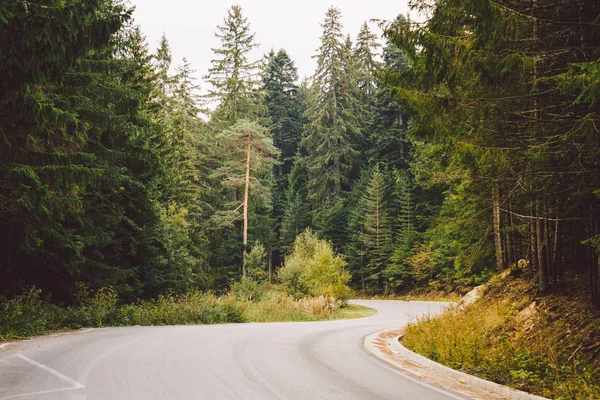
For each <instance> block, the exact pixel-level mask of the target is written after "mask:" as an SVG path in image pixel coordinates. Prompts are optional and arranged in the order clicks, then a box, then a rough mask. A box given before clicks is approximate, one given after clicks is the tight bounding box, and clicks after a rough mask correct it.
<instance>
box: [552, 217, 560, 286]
mask: <svg viewBox="0 0 600 400" xmlns="http://www.w3.org/2000/svg"><path fill="white" fill-rule="evenodd" d="M558 240H559V221H558V212H557V213H556V222H555V225H554V248H553V249H552V270H553V272H552V275H553V277H552V278H553V279H554V283H555V284H556V283H557V282H558V277H559V270H560V252H559V247H558Z"/></svg>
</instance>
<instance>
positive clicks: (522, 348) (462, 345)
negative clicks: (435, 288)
mask: <svg viewBox="0 0 600 400" xmlns="http://www.w3.org/2000/svg"><path fill="white" fill-rule="evenodd" d="M534 301H535V304H533V302H534ZM599 333H600V320H599V318H598V316H597V315H594V314H593V313H591V311H589V310H588V309H587V306H585V303H583V302H582V301H581V299H577V300H574V299H573V297H572V296H570V297H565V296H556V295H555V296H544V297H541V298H540V297H536V293H535V291H534V290H533V287H532V286H531V285H530V284H528V283H526V282H525V281H521V280H515V279H512V278H509V279H508V280H506V281H503V282H502V281H499V282H495V283H494V284H493V285H491V286H490V288H489V290H488V293H487V294H486V296H484V298H482V299H481V300H479V301H477V302H475V303H474V304H472V305H471V306H468V307H466V308H465V309H464V310H463V311H461V312H457V311H455V310H449V311H447V312H446V313H444V314H443V315H442V316H441V317H439V318H424V319H422V320H420V321H418V322H417V323H415V324H412V325H410V326H409V327H408V328H407V329H406V332H405V336H404V339H403V342H404V344H405V345H406V346H407V347H408V348H410V349H411V350H413V351H416V352H417V353H420V354H422V355H424V356H426V357H429V358H431V359H433V360H435V361H437V362H440V363H442V364H445V365H447V366H449V367H451V368H455V369H460V370H463V371H465V372H468V373H471V374H474V375H478V376H481V377H483V378H486V379H490V380H493V381H495V382H498V383H501V384H505V385H508V386H512V387H514V388H517V389H521V390H525V391H528V392H532V393H535V394H538V395H542V396H546V397H550V398H554V399H561V400H562V399H565V400H566V399H599V398H600V362H599V361H598V352H599V351H600V335H599Z"/></svg>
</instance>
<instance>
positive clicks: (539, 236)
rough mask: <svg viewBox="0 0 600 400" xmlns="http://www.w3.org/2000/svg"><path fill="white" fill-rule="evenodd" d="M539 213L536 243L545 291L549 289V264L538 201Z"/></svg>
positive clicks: (541, 284) (543, 289) (541, 287)
mask: <svg viewBox="0 0 600 400" xmlns="http://www.w3.org/2000/svg"><path fill="white" fill-rule="evenodd" d="M537 214H538V218H537V219H536V220H535V225H536V226H535V229H536V233H537V238H536V243H537V255H538V256H537V258H538V264H539V273H540V280H539V282H540V290H541V291H542V292H545V291H546V290H547V289H548V265H547V263H546V254H545V250H544V247H545V243H544V223H543V222H542V218H539V215H540V205H539V203H537Z"/></svg>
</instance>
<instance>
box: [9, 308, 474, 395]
mask: <svg viewBox="0 0 600 400" xmlns="http://www.w3.org/2000/svg"><path fill="white" fill-rule="evenodd" d="M354 303H356V304H361V305H365V306H368V307H373V308H375V309H377V313H376V314H375V315H373V316H370V317H367V318H360V319H353V320H339V321H327V322H289V323H250V324H225V325H195V326H165V327H127V328H103V329H93V330H87V331H78V332H75V333H72V334H59V335H55V336H44V337H41V338H36V339H34V340H31V341H25V342H19V343H16V344H13V345H11V346H8V347H6V348H4V349H2V350H0V400H8V399H30V400H39V399H44V400H59V399H60V400H65V399H66V400H117V399H118V400H159V399H160V400H170V399H173V400H182V399H186V400H187V399H244V400H246V399H257V400H269V399H281V400H296V399H298V400H309V399H327V400H332V399H344V400H354V399H355V400H371V399H373V400H375V399H390V400H404V399H406V400H419V399H423V400H449V399H453V400H454V399H464V397H461V396H460V395H457V394H455V393H451V392H448V391H446V390H445V389H441V388H438V387H435V386H432V385H430V384H428V383H425V382H421V381H419V380H417V379H416V378H413V377H411V376H408V375H406V374H404V373H402V372H400V371H398V370H396V369H394V368H393V367H390V366H388V365H387V364H385V363H383V362H381V361H379V359H377V358H376V357H374V356H372V355H371V354H370V353H368V352H367V351H366V350H365V349H364V347H363V339H364V337H365V336H366V335H368V334H371V333H373V332H376V331H380V330H384V329H390V328H398V327H402V326H404V325H406V323H407V322H408V321H409V320H411V319H413V318H415V317H418V316H422V315H425V314H435V313H438V312H440V311H441V310H442V309H443V308H444V307H445V306H446V304H443V303H426V302H404V301H367V300H364V301H358V300H357V301H354Z"/></svg>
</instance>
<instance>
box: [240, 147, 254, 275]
mask: <svg viewBox="0 0 600 400" xmlns="http://www.w3.org/2000/svg"><path fill="white" fill-rule="evenodd" d="M251 149H252V145H251V142H250V136H248V150H247V153H246V185H245V187H244V239H243V249H242V277H245V276H246V255H247V253H248V192H249V190H250V150H251Z"/></svg>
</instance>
